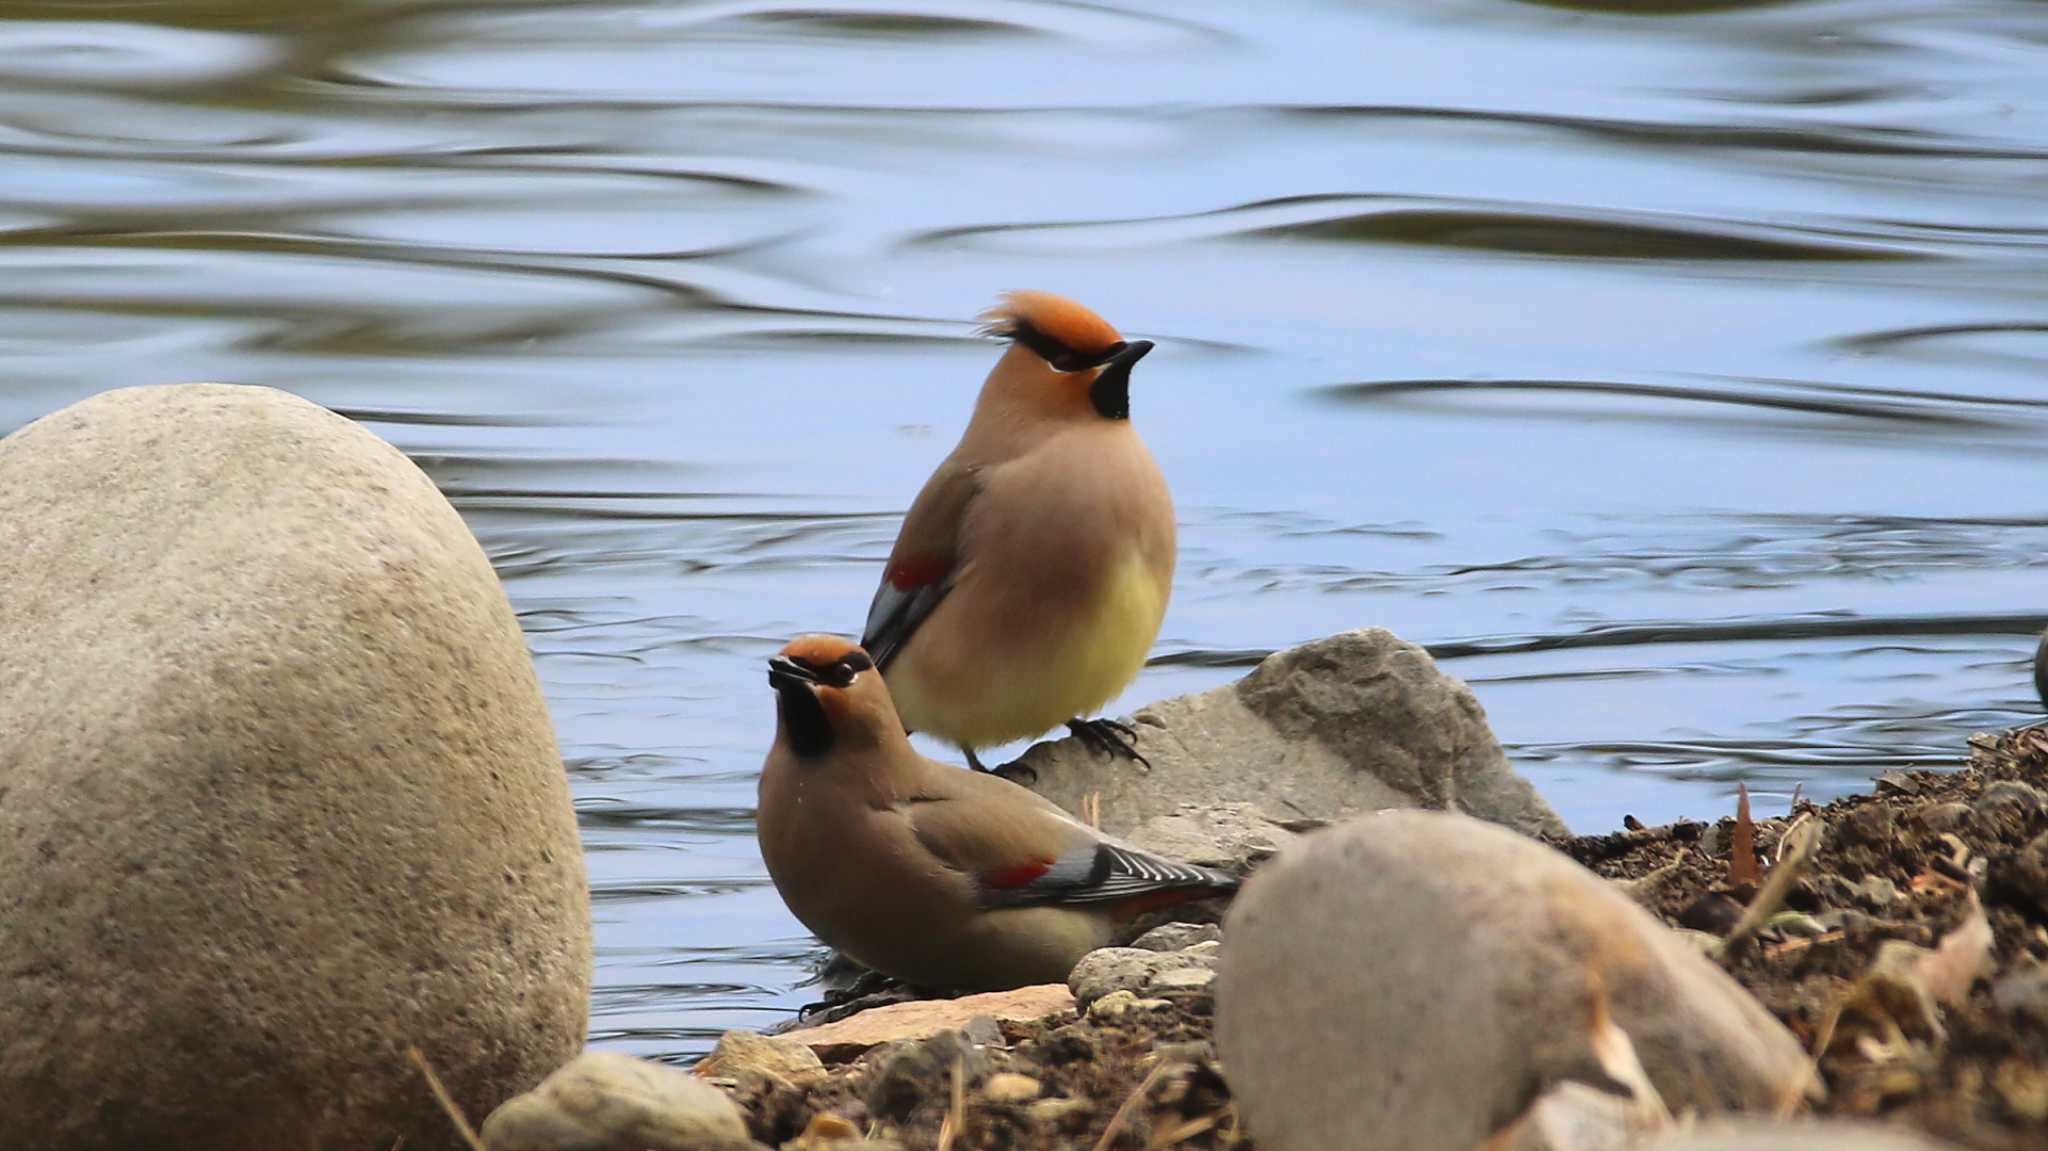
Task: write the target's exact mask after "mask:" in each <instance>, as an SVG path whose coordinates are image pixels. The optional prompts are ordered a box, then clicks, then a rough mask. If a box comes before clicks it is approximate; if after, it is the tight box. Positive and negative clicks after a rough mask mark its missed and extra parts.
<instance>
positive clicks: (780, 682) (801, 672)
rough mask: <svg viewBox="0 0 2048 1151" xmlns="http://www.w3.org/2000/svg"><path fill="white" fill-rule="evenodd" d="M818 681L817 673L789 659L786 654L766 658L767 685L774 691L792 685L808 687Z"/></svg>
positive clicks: (791, 686) (782, 689) (783, 689)
mask: <svg viewBox="0 0 2048 1151" xmlns="http://www.w3.org/2000/svg"><path fill="white" fill-rule="evenodd" d="M817 682H818V673H817V672H814V671H812V670H811V669H810V668H807V667H805V666H804V665H802V664H800V663H798V662H796V661H795V660H793V659H790V658H789V657H788V656H781V655H778V656H771V657H770V658H769V660H768V686H770V687H772V688H774V689H775V690H776V691H786V690H788V689H789V688H793V687H809V686H811V685H812V684H815V683H817Z"/></svg>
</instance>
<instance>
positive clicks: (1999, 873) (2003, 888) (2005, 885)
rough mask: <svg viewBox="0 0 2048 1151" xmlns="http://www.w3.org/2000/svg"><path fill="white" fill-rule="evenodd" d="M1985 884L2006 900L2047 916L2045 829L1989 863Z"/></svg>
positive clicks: (2046, 841) (2047, 848)
mask: <svg viewBox="0 0 2048 1151" xmlns="http://www.w3.org/2000/svg"><path fill="white" fill-rule="evenodd" d="M1986 883H1987V885H1988V886H1989V887H1990V888H1991V889H1992V890H1995V891H1999V892H2001V893H2002V894H2003V895H2004V897H2005V899H2006V900H2007V901H2008V902H2011V903H2017V904H2020V905H2022V906H2026V907H2030V908H2031V909H2032V910H2034V911H2035V912H2036V913H2037V914H2042V915H2048V832H2043V833H2041V834H2040V835H2037V836H2035V837H2034V838H2033V839H2032V840H2031V841H2030V842H2028V843H2027V845H2026V846H2024V847H2022V848H2020V849H2019V850H2018V851H2015V852H2013V853H2012V854H2011V855H2009V856H2007V857H2006V858H2004V859H2002V860H1999V861H1997V862H1996V863H1993V864H1992V866H1991V874H1990V875H1989V876H1988V877H1987V879H1986Z"/></svg>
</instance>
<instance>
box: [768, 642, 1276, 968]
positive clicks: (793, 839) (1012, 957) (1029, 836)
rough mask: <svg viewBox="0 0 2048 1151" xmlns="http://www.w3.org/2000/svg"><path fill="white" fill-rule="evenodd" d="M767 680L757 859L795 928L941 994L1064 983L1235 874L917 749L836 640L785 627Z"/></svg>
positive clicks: (1221, 888)
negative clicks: (1101, 950) (1082, 962)
mask: <svg viewBox="0 0 2048 1151" xmlns="http://www.w3.org/2000/svg"><path fill="white" fill-rule="evenodd" d="M768 682H769V684H770V685H772V686H773V687H774V689H775V694H776V712H777V722H776V730H775V746H774V747H773V749H771V750H770V751H769V753H768V762H767V764H766V765H765V766H764V768H763V769H762V772H761V806H760V814H759V817H758V818H759V827H760V837H761V856H762V858H763V859H765V860H766V861H767V863H768V874H769V875H770V876H772V877H773V878H774V880H775V888H776V890H777V891H779V892H781V894H782V898H783V901H784V902H786V903H787V904H789V909H790V910H791V911H792V912H794V913H795V914H796V917H797V918H798V919H799V920H802V921H803V924H804V926H806V927H808V928H810V929H811V931H812V932H813V933H815V934H816V935H817V936H818V938H819V939H822V940H824V941H825V942H826V943H827V944H829V945H831V946H832V947H835V948H837V949H839V950H840V951H842V952H844V953H845V954H847V955H848V956H850V957H851V958H853V959H855V960H857V961H859V962H860V963H861V964H862V965H864V966H867V967H869V968H872V969H874V970H876V971H880V972H882V973H884V974H887V975H893V976H895V977H896V978H898V979H901V980H903V981H905V982H907V983H911V984H915V985H917V986H920V987H927V988H932V989H943V990H949V991H986V990H997V989H1003V988H1009V987H1023V986H1028V985H1031V984H1035V983H1052V982H1059V981H1062V980H1064V979H1066V977H1067V975H1068V973H1069V972H1070V971H1072V970H1073V967H1074V964H1075V962H1076V961H1078V960H1079V959H1080V958H1081V956H1083V955H1085V954H1086V953H1088V952H1089V951H1091V950H1093V949H1095V948H1097V947H1101V946H1104V945H1105V944H1107V943H1108V942H1109V941H1110V936H1111V933H1112V932H1113V931H1114V929H1115V928H1116V926H1117V925H1118V924H1119V923H1122V922H1127V921H1128V920H1130V919H1131V918H1133V917H1134V916H1136V915H1138V914H1139V913H1141V912H1143V911H1147V910H1150V909H1152V908H1155V907H1164V906H1171V905H1173V904H1177V903H1185V902H1188V901H1190V900H1196V899H1205V898H1208V897H1210V896H1215V895H1222V894H1226V893H1228V892H1231V891H1234V890H1236V888H1237V879H1236V877H1234V876H1231V875H1228V874H1226V873H1224V872H1221V871H1215V870H1212V869H1210V868H1206V867H1197V866H1193V865H1191V864H1184V863H1173V862H1169V861H1167V860H1164V859H1160V858H1158V857H1156V856H1152V855H1148V854H1146V853H1145V852H1142V851H1139V850H1138V849H1136V848H1134V847H1131V846H1129V845H1127V844H1124V843H1120V842H1118V841H1116V840H1114V839H1111V838H1109V837H1107V836H1105V835H1102V834H1101V833H1099V832H1097V831H1096V830H1095V829H1093V828H1091V827H1089V826H1088V825H1086V824H1084V823H1082V822H1080V821H1079V820H1077V819H1074V818H1073V817H1072V816H1069V815H1068V814H1067V813H1066V812H1064V811H1062V810H1060V809H1059V808H1058V807H1057V806H1055V805H1054V804H1053V803H1052V802H1051V801H1049V800H1046V799H1044V798H1042V797H1041V796H1039V795H1038V794H1037V793H1036V792H1033V791H1030V790H1027V789H1025V788H1023V787H1019V786H1018V785H1016V784H1014V783H1011V782H1009V781H1008V780H1006V779H1003V778H1001V777H999V776H995V775H981V774H976V773H974V772H968V771H961V770H960V769H959V768H957V767H948V766H946V765H944V764H941V763H935V762H933V761H932V760H929V759H926V758H924V757H923V756H921V755H919V754H918V753H917V752H916V751H915V750H913V749H912V748H911V746H910V740H909V739H908V737H906V736H905V735H904V733H903V725H902V723H901V721H900V720H898V718H897V716H896V709H895V707H894V706H893V705H892V704H891V703H890V700H889V689H888V687H887V686H885V685H884V683H883V682H882V676H881V674H880V673H879V672H878V671H877V670H876V669H875V666H874V663H873V661H872V660H870V659H869V658H868V654H867V652H865V651H862V650H861V649H860V648H858V647H856V646H854V645H853V644H851V643H848V642H847V641H845V640H843V639H839V638H836V637H833V636H815V635H814V636H803V637H800V638H798V639H796V640H793V641H791V642H790V644H789V645H788V646H787V647H785V648H783V649H782V652H781V654H779V655H777V656H775V657H774V658H773V659H770V660H769V661H768Z"/></svg>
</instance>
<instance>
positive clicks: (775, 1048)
mask: <svg viewBox="0 0 2048 1151" xmlns="http://www.w3.org/2000/svg"><path fill="white" fill-rule="evenodd" d="M692 1070H694V1071H695V1072H696V1074H697V1075H699V1076H701V1077H706V1078H711V1077H717V1078H727V1079H739V1078H742V1077H744V1076H747V1075H764V1076H767V1077H769V1078H771V1079H780V1080H782V1081H784V1082H786V1083H795V1082H797V1081H798V1080H801V1079H806V1078H809V1077H810V1076H812V1075H817V1074H820V1073H822V1072H823V1071H824V1070H825V1064H824V1063H823V1062H822V1061H820V1060H819V1058H818V1054H817V1052H815V1051H812V1050H811V1049H810V1048H809V1047H807V1046H805V1045H804V1044H802V1043H799V1042H797V1041H796V1040H794V1039H789V1038H785V1037H783V1036H779V1035H763V1034H761V1033H760V1032H758V1031H728V1032H726V1033H725V1034H723V1035H721V1036H719V1037H718V1046H716V1047H714V1048H712V1049H711V1054H709V1055H706V1056H705V1057H704V1058H703V1059H702V1060H701V1061H700V1062H699V1063H698V1064H697V1066H696V1067H695V1068H693V1069H692Z"/></svg>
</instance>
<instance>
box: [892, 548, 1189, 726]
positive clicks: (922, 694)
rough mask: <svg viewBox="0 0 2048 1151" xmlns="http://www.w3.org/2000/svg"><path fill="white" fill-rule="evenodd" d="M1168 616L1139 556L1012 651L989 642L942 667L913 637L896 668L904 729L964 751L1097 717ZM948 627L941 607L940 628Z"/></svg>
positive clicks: (1141, 662) (1132, 674) (1133, 672)
mask: <svg viewBox="0 0 2048 1151" xmlns="http://www.w3.org/2000/svg"><path fill="white" fill-rule="evenodd" d="M1165 614H1166V592H1165V589H1163V588H1161V587H1160V584H1159V580H1158V578H1157V577H1156V576H1155V575H1154V574H1153V573H1152V572H1151V571H1150V570H1149V569H1148V568H1147V567H1146V566H1145V564H1144V563H1143V562H1142V561H1141V560H1140V559H1138V558H1137V557H1136V556H1133V557H1132V558H1131V559H1130V560H1129V561H1127V562H1126V563H1124V564H1123V565H1121V566H1120V567H1119V568H1118V569H1117V570H1116V574H1115V575H1114V576H1112V577H1111V578H1110V579H1109V580H1107V581H1106V582H1105V584H1104V587H1103V590H1102V593H1101V594H1100V595H1098V596H1096V597H1095V599H1094V602H1093V603H1092V604H1091V605H1090V606H1089V608H1088V609H1087V610H1084V611H1081V612H1077V613H1074V614H1072V615H1070V616H1068V617H1067V618H1066V619H1065V620H1063V621H1062V622H1061V624H1060V625H1059V626H1057V627H1051V628H1044V629H1041V630H1040V631H1039V632H1038V633H1037V634H1034V635H1030V636H1020V637H1016V638H1015V639H1014V640H1013V641H1012V642H1011V643H1009V644H1006V645H1001V647H1003V648H1004V649H1005V650H995V648H996V647H997V646H998V645H994V644H991V645H988V650H981V651H976V652H975V653H974V658H971V659H963V658H955V659H953V660H952V661H951V663H950V666H941V665H940V664H939V661H938V659H936V658H933V657H931V656H929V655H927V651H928V650H929V649H927V651H920V650H919V648H920V645H919V644H918V643H917V642H916V640H915V639H914V640H913V642H912V643H911V644H909V645H907V646H906V647H905V650H904V652H903V654H902V656H901V657H900V658H899V659H898V660H897V661H896V662H895V664H894V665H893V666H891V667H890V669H889V674H888V677H887V678H888V683H889V690H890V692H891V694H892V695H893V696H894V697H895V700H896V710H897V711H898V712H899V713H900V714H901V715H902V717H903V722H904V723H905V724H906V725H908V726H909V727H911V728H912V729H914V730H917V731H923V732H929V733H931V734H932V735H936V736H938V737H939V738H941V739H946V740H950V741H951V742H953V743H956V744H959V745H961V746H963V747H990V746H993V745H995V744H999V743H1008V742H1009V741H1011V740H1013V739H1023V738H1025V737H1027V736H1034V735H1040V734H1043V733H1044V732H1046V731H1049V730H1051V729H1052V728H1053V727H1055V726H1057V725H1059V724H1061V723H1064V722H1066V721H1067V720H1069V719H1072V718H1074V717H1076V716H1087V715H1091V714H1093V713H1094V712H1095V710H1096V709H1097V708H1100V707H1101V706H1102V705H1103V704H1105V703H1108V702H1109V701H1110V700H1111V699H1113V698H1115V697H1116V694H1117V693H1118V692H1120V691H1122V690H1123V689H1124V688H1125V687H1126V686H1128V685H1129V684H1130V682H1131V681H1132V680H1133V679H1136V678H1137V676H1138V671H1139V669H1141V668H1143V667H1144V666H1145V657H1146V656H1147V655H1148V654H1150V653H1151V650H1152V641H1153V640H1154V639H1156V638H1157V637H1158V635H1159V623H1160V621H1161V619H1163V618H1164V617H1165ZM943 623H944V621H941V620H940V619H938V617H937V614H936V613H934V618H933V620H932V624H940V625H943ZM927 626H931V625H927ZM916 638H917V639H923V638H925V637H924V636H923V635H922V634H920V635H919V636H918V637H916ZM934 638H937V637H934Z"/></svg>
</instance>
